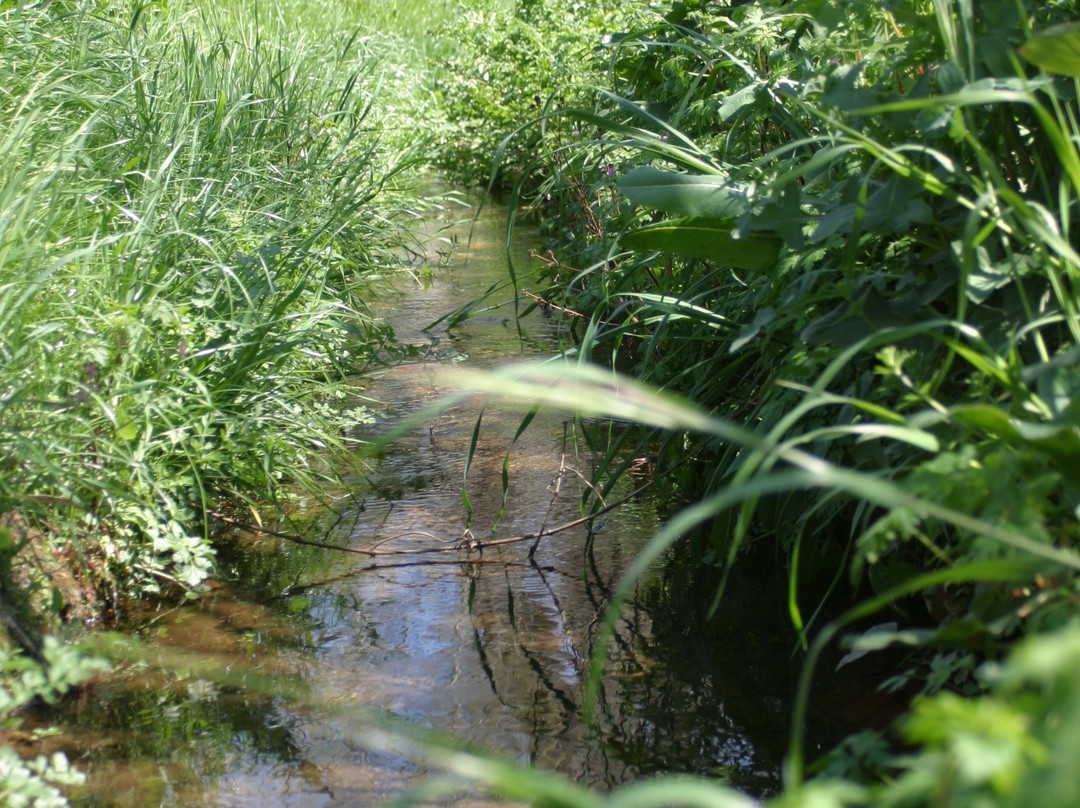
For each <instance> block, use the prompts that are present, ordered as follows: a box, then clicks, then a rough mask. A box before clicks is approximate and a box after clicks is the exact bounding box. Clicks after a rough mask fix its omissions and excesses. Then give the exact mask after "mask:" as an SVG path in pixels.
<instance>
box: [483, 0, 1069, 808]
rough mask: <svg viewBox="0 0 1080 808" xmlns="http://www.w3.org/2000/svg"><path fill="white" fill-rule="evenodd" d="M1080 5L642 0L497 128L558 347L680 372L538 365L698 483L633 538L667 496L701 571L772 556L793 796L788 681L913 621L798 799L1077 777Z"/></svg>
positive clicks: (544, 392) (984, 794) (1061, 783)
mask: <svg viewBox="0 0 1080 808" xmlns="http://www.w3.org/2000/svg"><path fill="white" fill-rule="evenodd" d="M1076 18H1077V9H1076V7H1075V4H1072V3H1051V4H1041V3H1040V4H1036V3H1014V2H1000V3H989V4H987V3H984V4H980V5H979V8H978V10H977V13H976V12H975V11H974V10H973V8H972V6H971V5H970V4H967V3H956V4H951V3H945V2H940V3H938V2H935V3H894V4H885V5H883V6H871V5H867V4H861V5H860V4H854V5H850V6H843V7H838V6H837V4H828V3H809V2H807V3H795V4H784V3H768V2H760V3H753V4H745V5H744V4H732V5H731V6H728V5H725V4H713V3H700V2H677V3H671V4H665V5H663V6H662V7H653V8H652V9H651V10H650V11H648V12H643V16H638V17H636V18H634V19H626V20H624V22H625V27H622V28H618V29H609V30H607V31H606V32H605V33H606V37H605V38H604V39H603V42H604V43H605V45H606V47H604V48H603V49H602V50H600V51H599V52H598V53H597V57H596V59H595V60H594V68H593V71H592V75H591V76H582V75H579V76H578V77H576V79H577V80H576V82H575V83H574V84H566V85H564V86H560V87H557V88H556V89H555V90H554V91H553V92H552V93H550V94H549V95H548V96H547V97H546V98H544V99H542V102H540V103H538V104H537V107H538V110H537V112H536V115H535V117H536V118H537V121H536V122H535V123H533V124H531V125H527V126H525V128H524V129H523V130H522V131H521V132H518V133H514V134H511V135H510V136H509V137H508V139H507V140H506V141H504V142H503V143H502V144H501V147H500V149H501V151H500V158H501V159H502V160H503V167H502V173H501V175H502V176H506V175H507V173H513V174H514V175H516V176H517V177H519V180H518V182H517V183H516V184H515V186H514V188H513V190H512V194H514V196H515V197H520V198H521V199H522V200H528V201H529V202H530V203H531V204H533V205H534V206H536V207H537V208H539V209H540V210H541V211H542V214H543V215H544V216H545V217H546V221H547V224H548V227H549V232H550V233H551V243H550V245H549V246H550V248H551V250H552V252H551V253H549V256H548V262H549V264H550V270H551V274H550V285H549V288H548V290H547V291H546V292H545V293H544V295H543V297H545V298H546V299H547V300H548V301H550V302H551V303H555V304H558V306H559V307H561V308H558V307H556V308H554V309H553V312H555V313H558V312H565V311H566V310H567V309H570V310H575V311H576V312H578V313H579V314H581V315H584V317H583V318H580V319H576V318H575V319H576V321H577V322H584V323H585V325H584V326H578V328H577V334H578V336H579V339H578V344H577V346H576V348H575V350H574V351H573V352H572V353H573V354H574V355H576V356H577V357H579V358H581V359H589V360H591V361H598V362H601V363H603V364H606V365H609V366H610V367H612V368H618V369H621V370H623V371H627V372H629V373H631V374H633V375H634V376H636V377H637V378H638V379H639V380H641V381H644V382H646V383H647V384H648V385H650V387H651V389H653V390H657V391H662V392H663V393H665V394H677V395H678V396H679V397H680V399H679V400H682V401H689V402H691V404H692V408H687V409H683V405H681V404H679V403H678V400H673V399H670V398H664V397H656V396H655V395H654V394H653V393H652V392H650V391H649V390H647V389H637V388H634V387H632V386H630V385H629V384H628V383H626V382H622V383H620V384H621V385H622V386H621V388H619V400H615V399H611V400H609V401H608V403H606V404H602V405H598V404H597V403H596V402H597V401H598V400H600V399H601V398H603V396H605V395H607V396H608V397H609V398H610V397H611V396H612V394H613V393H614V392H615V390H616V384H615V383H613V382H612V380H611V378H610V376H608V377H605V376H604V375H603V374H600V375H597V374H595V373H592V372H590V371H589V370H588V368H587V366H585V365H581V366H579V367H578V368H574V367H573V366H570V367H568V368H567V369H565V370H562V371H559V372H557V373H555V374H551V373H550V372H546V373H544V374H542V376H541V380H540V381H539V383H538V384H536V385H535V387H534V389H533V392H534V394H535V395H539V396H543V397H545V398H547V399H549V400H555V401H560V402H562V403H573V404H574V405H575V406H577V407H579V408H581V409H587V410H590V411H593V412H600V413H610V414H616V415H621V416H622V417H626V418H630V419H632V420H635V419H636V420H637V421H639V422H641V423H644V424H647V425H648V424H651V425H653V426H655V427H657V429H656V430H654V431H653V432H650V433H645V434H644V435H643V434H642V432H641V431H640V430H638V429H629V430H626V431H623V432H621V433H618V434H616V435H615V437H614V438H613V440H612V442H611V443H610V445H609V446H608V451H609V458H610V462H609V466H608V468H607V469H605V473H607V472H609V471H614V472H620V471H625V468H626V465H627V464H628V463H630V462H631V459H632V458H634V457H638V456H640V455H641V454H642V453H648V454H650V455H651V456H652V457H654V458H655V459H656V469H657V471H659V472H660V473H663V472H664V471H665V470H667V469H673V470H674V471H673V472H672V475H671V479H672V484H673V485H674V486H675V490H676V491H677V492H679V493H680V494H681V495H682V496H683V497H685V499H686V501H687V502H695V503H697V504H695V505H694V506H693V507H690V508H687V510H686V511H684V512H683V514H682V515H681V516H680V517H679V518H678V519H677V520H675V524H674V526H673V527H671V528H669V529H668V530H666V531H665V532H664V534H662V535H661V536H660V537H658V538H657V540H656V542H654V545H653V546H652V548H651V550H650V551H649V552H647V553H646V554H645V555H644V556H643V560H644V559H647V558H648V557H656V556H659V555H660V554H661V553H662V552H663V551H664V549H665V548H666V547H667V546H668V545H669V544H670V542H672V541H674V540H675V539H676V538H677V537H678V536H679V535H681V534H684V533H685V532H686V531H687V530H689V529H690V528H691V527H694V526H698V527H699V528H702V529H703V530H704V534H705V536H704V538H702V539H699V540H698V541H699V543H698V545H697V547H698V553H699V557H700V559H701V563H702V564H704V565H717V566H719V567H720V568H721V569H722V571H723V576H726V575H728V574H729V573H730V572H731V570H732V569H735V570H736V571H737V568H738V566H737V565H738V558H739V555H740V553H741V552H742V551H743V550H745V549H746V548H747V547H749V546H751V545H757V546H761V545H764V544H767V543H772V544H774V545H775V548H776V550H777V551H779V552H782V553H783V554H785V555H786V557H787V558H788V559H789V561H788V568H789V570H790V603H789V606H790V613H791V618H792V623H793V630H794V631H795V632H797V633H798V634H799V635H801V636H802V637H803V638H804V639H803V642H804V644H805V645H804V647H807V648H808V650H809V656H808V661H807V667H806V671H807V672H806V675H805V676H804V682H803V690H802V691H801V692H800V694H799V699H800V703H799V705H798V709H797V714H796V716H795V719H794V722H793V740H792V751H791V756H790V758H789V761H788V770H787V772H786V777H787V784H788V786H789V789H790V792H789V793H788V794H787V795H786V797H785V799H786V800H792V801H800V800H802V799H804V798H805V799H810V797H809V796H808V795H807V792H805V791H800V790H799V784H800V783H801V781H802V779H803V776H804V772H803V762H802V757H801V751H800V750H801V745H800V741H799V735H800V733H801V727H800V719H801V718H802V712H801V711H802V709H803V708H804V707H805V702H804V699H805V698H806V693H807V691H806V689H805V688H806V686H807V685H808V682H809V677H810V675H812V673H813V670H814V665H815V663H816V661H817V659H818V657H819V654H820V652H821V650H822V648H823V647H824V645H825V644H826V643H828V642H830V641H832V640H835V638H836V635H837V634H838V633H839V632H841V631H843V630H845V628H847V627H848V626H850V625H852V624H855V625H859V626H861V629H860V632H861V633H858V632H856V633H854V634H853V635H852V636H849V637H848V638H847V643H848V645H849V647H851V648H852V649H853V651H854V652H855V654H856V655H858V654H862V653H866V652H871V651H874V650H877V649H881V648H884V647H886V646H889V645H891V644H899V645H901V646H908V647H912V648H914V649H915V650H914V651H913V652H912V653H911V654H910V655H909V656H908V662H907V663H906V664H905V665H904V666H903V667H901V668H900V669H899V670H897V671H896V674H895V676H894V677H893V678H891V679H890V680H889V681H887V682H885V683H883V686H885V687H887V688H890V689H893V690H903V691H904V692H905V693H907V694H909V695H919V694H921V695H922V696H924V698H922V699H920V700H918V701H917V702H915V706H914V710H913V712H912V714H911V715H910V717H908V718H907V719H906V720H904V721H903V722H901V723H900V724H899V725H898V729H897V733H896V734H893V735H882V734H876V733H866V734H863V735H860V736H858V737H855V738H852V739H850V740H849V741H848V742H847V743H845V744H844V745H843V747H842V748H841V749H840V750H839V751H838V752H837V753H835V754H834V755H833V756H831V757H830V758H829V759H827V760H826V761H824V762H822V763H821V764H819V770H820V771H821V772H822V776H821V777H819V778H818V779H817V780H816V781H814V793H815V794H816V795H817V798H820V799H828V800H829V801H831V802H832V803H836V804H839V803H843V804H874V805H877V804H924V803H927V804H928V803H933V804H949V805H953V804H957V805H959V804H965V805H966V804H1014V803H1015V804H1027V803H1030V802H1034V801H1037V802H1039V803H1040V804H1061V805H1065V804H1070V803H1071V802H1072V801H1073V800H1074V799H1075V791H1076V789H1077V787H1078V786H1077V784H1076V781H1075V777H1074V775H1073V773H1072V772H1071V771H1070V764H1069V763H1067V762H1066V761H1069V760H1072V759H1075V755H1076V752H1077V746H1076V743H1075V741H1073V740H1072V734H1071V733H1069V732H1061V733H1059V732H1058V730H1057V729H1056V727H1057V723H1056V722H1057V720H1058V719H1057V718H1055V716H1064V715H1067V714H1070V712H1071V711H1072V710H1074V709H1076V704H1077V702H1076V701H1075V699H1076V692H1077V691H1076V687H1077V682H1076V680H1075V678H1074V675H1073V673H1072V672H1071V666H1072V665H1073V664H1074V662H1073V661H1072V660H1073V657H1072V656H1071V653H1072V652H1070V651H1067V650H1066V649H1067V648H1069V647H1071V646H1072V645H1073V644H1075V642H1076V639H1075V628H1074V625H1075V616H1076V615H1075V603H1076V597H1077V590H1076V586H1077V584H1076V578H1075V570H1076V569H1077V568H1078V566H1080V556H1077V555H1076V553H1075V547H1076V541H1077V538H1078V535H1077V512H1076V503H1077V501H1078V494H1080V489H1078V485H1080V478H1078V477H1077V469H1078V468H1080V442H1078V437H1080V433H1078V427H1080V420H1078V410H1077V405H1076V391H1077V389H1078V384H1080V376H1078V374H1077V365H1076V360H1077V351H1078V350H1080V349H1078V348H1077V337H1078V336H1080V322H1078V320H1077V297H1076V286H1075V284H1076V279H1077V277H1078V276H1077V271H1078V269H1080V257H1078V256H1077V253H1076V252H1075V249H1074V247H1073V244H1074V242H1075V233H1076V221H1075V209H1076V203H1077V198H1078V194H1080V150H1078V147H1077V142H1078V135H1080V127H1078V119H1080V111H1078V109H1077V84H1076V78H1077V77H1078V76H1080V62H1078V61H1077V58H1076V53H1077V43H1078V41H1080V34H1078V29H1077V28H1075V27H1069V26H1068V25H1066V24H1067V23H1070V22H1072V21H1075V20H1076ZM536 19H538V20H541V21H542V20H543V16H542V15H540V16H538V17H537V18H536ZM557 38H558V35H557V33H552V34H549V35H547V36H540V39H542V40H551V39H557ZM485 57H486V58H489V59H490V52H485V53H484V54H483V55H482V57H481V58H485ZM520 143H527V144H528V148H527V149H526V150H525V154H524V155H523V154H522V151H521V150H519V149H518V148H516V146H517V144H520ZM575 319H572V320H570V321H569V324H570V325H571V326H573V325H574V324H575ZM559 379H564V380H572V381H573V382H574V384H575V385H576V388H575V389H576V390H577V392H576V393H572V392H571V385H566V387H567V390H566V392H561V391H560V390H559V389H558V386H557V384H556V385H555V386H554V387H553V386H552V382H553V381H557V380H559ZM583 387H584V390H585V392H582V388H583ZM680 426H681V427H683V428H682V429H680V428H679V427H680ZM688 457H689V458H692V462H690V463H686V464H684V465H681V467H680V464H683V463H684V461H685V460H686V459H687V458H688ZM607 479H610V477H607ZM585 504H586V506H588V505H590V504H592V503H585ZM722 580H723V578H722ZM806 582H810V583H806ZM722 588H723V585H722V584H721V590H722ZM853 597H854V598H856V604H857V605H855V606H853V607H851V608H850V609H848V610H847V611H846V612H844V613H843V614H842V615H841V616H840V617H838V618H837V619H836V620H835V621H834V622H832V623H830V624H829V625H828V626H821V625H820V622H821V621H823V619H824V618H823V617H822V615H825V614H829V613H830V612H831V613H833V614H836V612H837V611H838V610H843V609H845V608H847V606H848V604H850V603H852V598H853ZM717 604H720V608H722V592H721V593H718V595H717ZM878 612H884V614H882V615H877V616H876V617H875V615H876V614H877V613H878ZM875 623H876V625H875ZM1025 635H1027V636H1030V639H1029V640H1028V642H1026V643H1024V644H1022V645H1021V647H1020V649H1019V650H1017V651H1016V652H1015V653H1013V654H1012V655H1009V652H1008V649H1009V648H1010V647H1011V646H1012V644H1013V643H1014V642H1015V641H1016V640H1017V639H1018V638H1021V637H1023V636H1025ZM960 696H965V697H968V698H960ZM912 747H914V748H915V749H917V750H919V751H917V752H912V751H911V749H912ZM901 749H907V753H906V754H903V755H901V753H900V750H901ZM800 795H803V796H800ZM1036 795H1038V796H1036Z"/></svg>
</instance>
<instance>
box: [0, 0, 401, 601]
mask: <svg viewBox="0 0 1080 808" xmlns="http://www.w3.org/2000/svg"><path fill="white" fill-rule="evenodd" d="M0 29H2V30H0V37H2V39H3V41H4V42H5V60H4V63H3V65H2V66H0V86H2V87H3V88H4V91H3V95H2V96H0V122H2V123H0V351H2V354H3V368H2V370H0V374H2V377H3V382H2V384H0V389H2V390H3V405H2V407H3V418H2V423H0V441H2V444H3V454H4V457H5V460H4V475H3V478H2V480H0V486H2V497H3V511H4V512H5V513H8V514H17V515H18V517H17V519H14V520H13V521H12V523H11V526H12V530H11V540H12V543H11V544H10V545H9V546H8V550H7V552H8V553H9V554H13V555H14V556H15V559H16V560H15V568H17V570H18V574H17V575H16V576H15V577H16V579H17V580H10V581H7V582H5V584H6V585H8V586H13V587H16V588H17V587H18V585H20V584H21V585H22V586H23V587H28V588H29V591H30V592H31V594H32V595H33V596H34V598H35V600H37V601H38V602H39V603H45V604H51V606H52V608H53V609H54V610H56V611H58V612H59V611H64V610H66V609H68V608H71V607H78V606H79V604H78V603H70V602H68V601H69V600H70V599H71V598H73V597H74V596H75V595H76V594H77V592H78V591H79V587H76V586H71V587H67V588H64V587H61V586H59V585H58V583H57V581H56V580H55V579H54V580H52V581H51V582H50V577H49V573H50V569H51V566H52V565H50V563H48V556H47V555H46V556H44V558H45V559H46V561H43V562H39V561H38V560H37V559H40V558H42V556H41V554H40V549H41V548H40V547H38V548H37V549H38V554H37V555H35V554H34V553H33V552H32V549H33V548H32V545H36V544H38V543H41V544H43V545H44V548H45V549H46V550H48V551H49V552H50V553H52V554H54V555H57V556H59V557H62V558H64V559H65V561H66V564H67V572H66V573H65V575H67V576H69V577H71V578H74V579H76V580H77V582H78V584H79V585H80V586H81V587H82V591H83V592H87V591H92V590H94V589H97V590H98V591H100V592H102V593H107V594H108V595H109V596H110V599H111V600H112V601H114V605H116V603H115V602H116V601H119V599H120V595H121V593H132V592H138V591H156V590H157V589H159V588H160V586H161V584H163V583H169V584H173V583H178V584H180V585H183V586H193V585H196V584H198V583H199V582H200V581H202V580H203V579H204V578H205V577H206V576H207V575H208V574H209V573H210V571H211V569H212V565H213V550H212V546H211V543H210V536H211V533H212V532H213V525H212V520H211V518H210V517H209V516H208V514H209V513H212V512H215V511H219V510H221V509H223V508H228V507H235V506H236V505H238V504H242V505H244V506H245V507H249V508H251V509H253V510H256V511H257V510H258V509H262V508H266V507H270V508H273V507H278V506H281V505H283V504H285V503H286V502H287V501H288V499H289V491H290V490H292V487H293V486H299V487H301V488H306V489H308V490H314V491H317V490H320V489H321V488H322V487H323V485H324V483H325V482H326V480H327V479H328V478H330V477H332V475H333V472H332V471H331V468H330V466H329V465H328V464H326V463H325V462H323V461H322V460H321V459H320V457H321V452H322V451H323V450H325V449H328V448H333V447H339V448H341V447H342V446H343V444H342V442H341V439H340V437H339V435H340V434H341V430H342V427H343V422H342V420H341V413H342V412H343V411H348V410H350V409H351V410H352V411H353V412H352V416H351V417H366V416H365V413H364V412H363V411H362V409H359V408H358V403H357V402H356V401H355V400H353V397H352V395H351V394H350V392H349V388H348V386H347V383H346V379H347V378H348V376H349V375H350V374H352V373H354V372H355V371H356V370H357V369H358V368H360V367H363V366H364V365H365V364H366V363H368V362H369V361H370V360H371V357H372V354H373V351H374V350H375V349H376V348H377V347H378V346H379V344H380V343H381V342H384V341H386V340H387V339H388V338H389V332H387V331H386V330H385V329H384V328H382V327H381V326H379V325H377V324H375V323H373V321H372V320H371V318H370V317H369V316H368V315H367V314H366V313H365V306H364V302H363V298H364V291H365V282H366V281H365V279H366V276H367V275H369V274H370V273H371V272H372V271H374V270H377V269H378V268H379V264H380V263H381V262H386V261H389V260H390V258H389V256H390V251H391V247H392V246H393V244H394V242H395V240H397V239H399V238H400V235H399V234H400V229H399V227H398V226H397V225H395V224H393V222H392V219H391V217H392V215H393V208H392V207H390V208H388V207H387V203H386V201H384V199H383V197H382V196H380V195H381V194H385V193H386V192H387V191H389V188H388V187H387V183H388V182H391V181H392V180H393V178H394V177H395V175H397V174H398V173H399V172H401V171H402V170H403V169H405V168H407V167H409V166H410V165H411V164H412V163H413V162H414V161H415V159H416V157H415V154H414V153H413V152H412V151H410V149H411V147H410V145H409V141H408V139H407V138H404V137H402V136H401V134H400V133H395V135H394V137H393V138H392V139H390V140H388V139H387V138H386V137H385V136H384V133H381V132H380V128H381V121H380V118H379V115H378V113H377V112H376V111H375V108H374V105H373V104H374V98H375V91H376V89H377V87H378V85H379V56H380V53H379V52H378V51H377V49H375V46H374V45H373V44H372V43H371V42H368V41H362V40H361V39H360V38H358V37H357V36H355V32H352V31H348V30H343V31H339V32H338V33H336V34H335V35H333V36H331V35H327V36H325V37H322V38H320V39H319V40H318V41H314V40H307V41H306V40H304V39H303V38H302V37H294V38H292V39H289V40H284V41H282V40H275V39H273V38H271V36H270V33H271V32H272V31H273V28H264V27H262V26H261V25H260V23H259V20H258V19H251V20H247V21H245V22H243V23H240V22H238V21H236V20H235V18H234V19H232V20H231V21H230V18H229V17H228V15H226V14H219V13H217V12H216V11H214V10H211V9H201V10H184V9H183V8H182V7H181V6H179V5H172V6H170V7H169V8H167V9H166V8H165V7H161V6H156V5H149V6H138V7H136V8H134V9H133V10H132V9H128V8H127V7H125V6H122V5H120V4H89V5H81V4H68V5H61V4H49V5H38V6H31V5H24V4H19V5H10V4H7V5H5V6H4V7H3V10H2V13H0ZM389 201H390V202H391V205H392V204H393V197H391V198H390V200H389ZM347 420H348V416H347V417H346V423H345V424H344V425H345V426H347ZM35 567H39V569H38V570H37V573H40V574H41V577H37V574H36V573H35V572H34V571H33V570H34V568H35ZM61 577H63V576H61ZM76 600H77V598H76Z"/></svg>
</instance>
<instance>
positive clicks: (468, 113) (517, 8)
mask: <svg viewBox="0 0 1080 808" xmlns="http://www.w3.org/2000/svg"><path fill="white" fill-rule="evenodd" d="M627 5H628V4H625V3H612V2H607V0H605V2H583V1H582V0H576V1H575V2H572V3H565V2H556V0H516V1H515V2H514V3H513V4H512V6H513V7H512V9H507V7H506V6H507V4H506V3H505V2H500V1H499V0H482V1H481V2H477V3H472V4H470V5H468V6H467V7H463V8H462V10H461V11H462V13H461V14H460V15H459V16H458V17H456V18H454V19H453V20H451V21H449V22H448V23H447V24H445V25H444V26H443V27H442V28H441V29H439V30H438V31H437V32H436V36H437V37H439V38H441V39H442V40H444V41H448V42H452V43H455V46H454V47H453V48H452V49H451V50H450V51H449V52H448V53H447V54H446V55H445V56H443V57H442V58H440V59H439V60H438V62H437V66H436V67H435V68H433V70H434V87H433V89H434V93H435V101H436V106H435V108H434V109H431V110H425V115H429V114H430V115H434V116H435V123H436V131H437V132H438V137H437V141H436V143H437V145H438V149H439V152H438V157H437V163H438V165H439V167H440V168H441V169H442V171H443V172H444V173H445V174H446V175H447V177H449V178H450V179H453V180H456V181H458V182H462V183H472V184H479V183H488V182H489V181H490V182H493V183H495V184H497V185H498V186H500V187H502V188H503V189H507V188H510V187H511V186H512V185H513V184H514V183H515V181H516V180H519V179H523V178H524V179H525V180H530V179H531V180H532V181H534V182H535V177H534V175H533V171H534V170H535V169H536V168H537V167H538V164H539V162H540V161H541V158H542V155H543V149H542V147H541V143H542V142H545V143H549V144H555V145H556V147H557V145H558V144H559V143H561V142H563V141H566V140H568V139H569V138H571V137H572V130H573V126H572V125H571V124H570V123H568V122H565V123H562V124H559V123H555V124H554V125H552V126H549V127H547V128H546V129H545V130H544V131H541V129H540V128H539V127H530V126H526V125H527V124H528V123H529V122H530V121H534V120H537V119H539V118H540V117H541V116H542V113H544V112H546V111H548V110H550V109H552V108H556V109H557V108H560V107H562V106H564V105H568V104H569V103H570V99H572V98H574V97H575V96H577V95H578V94H579V92H580V90H579V89H578V88H576V87H574V86H571V85H576V84H578V83H581V82H582V81H583V79H584V78H587V77H588V76H589V75H591V74H592V73H593V72H595V71H598V70H602V69H603V61H602V54H598V53H597V52H596V44H597V41H598V40H599V38H600V36H601V35H602V34H603V33H604V32H606V31H609V30H611V27H613V26H620V25H622V24H624V23H623V20H625V19H627V18H629V17H631V16H633V15H635V14H636V13H637V12H636V11H635V10H634V9H633V8H628V7H627ZM583 74H584V75H583ZM523 127H524V131H521V130H522V129H523ZM512 133H516V136H515V138H514V142H513V143H512V144H511V146H510V148H509V149H508V150H507V151H505V152H501V151H500V150H499V148H498V146H499V144H500V142H501V141H502V140H503V139H504V138H505V137H507V136H508V135H510V134H512ZM493 158H494V163H493ZM493 165H494V170H493Z"/></svg>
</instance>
